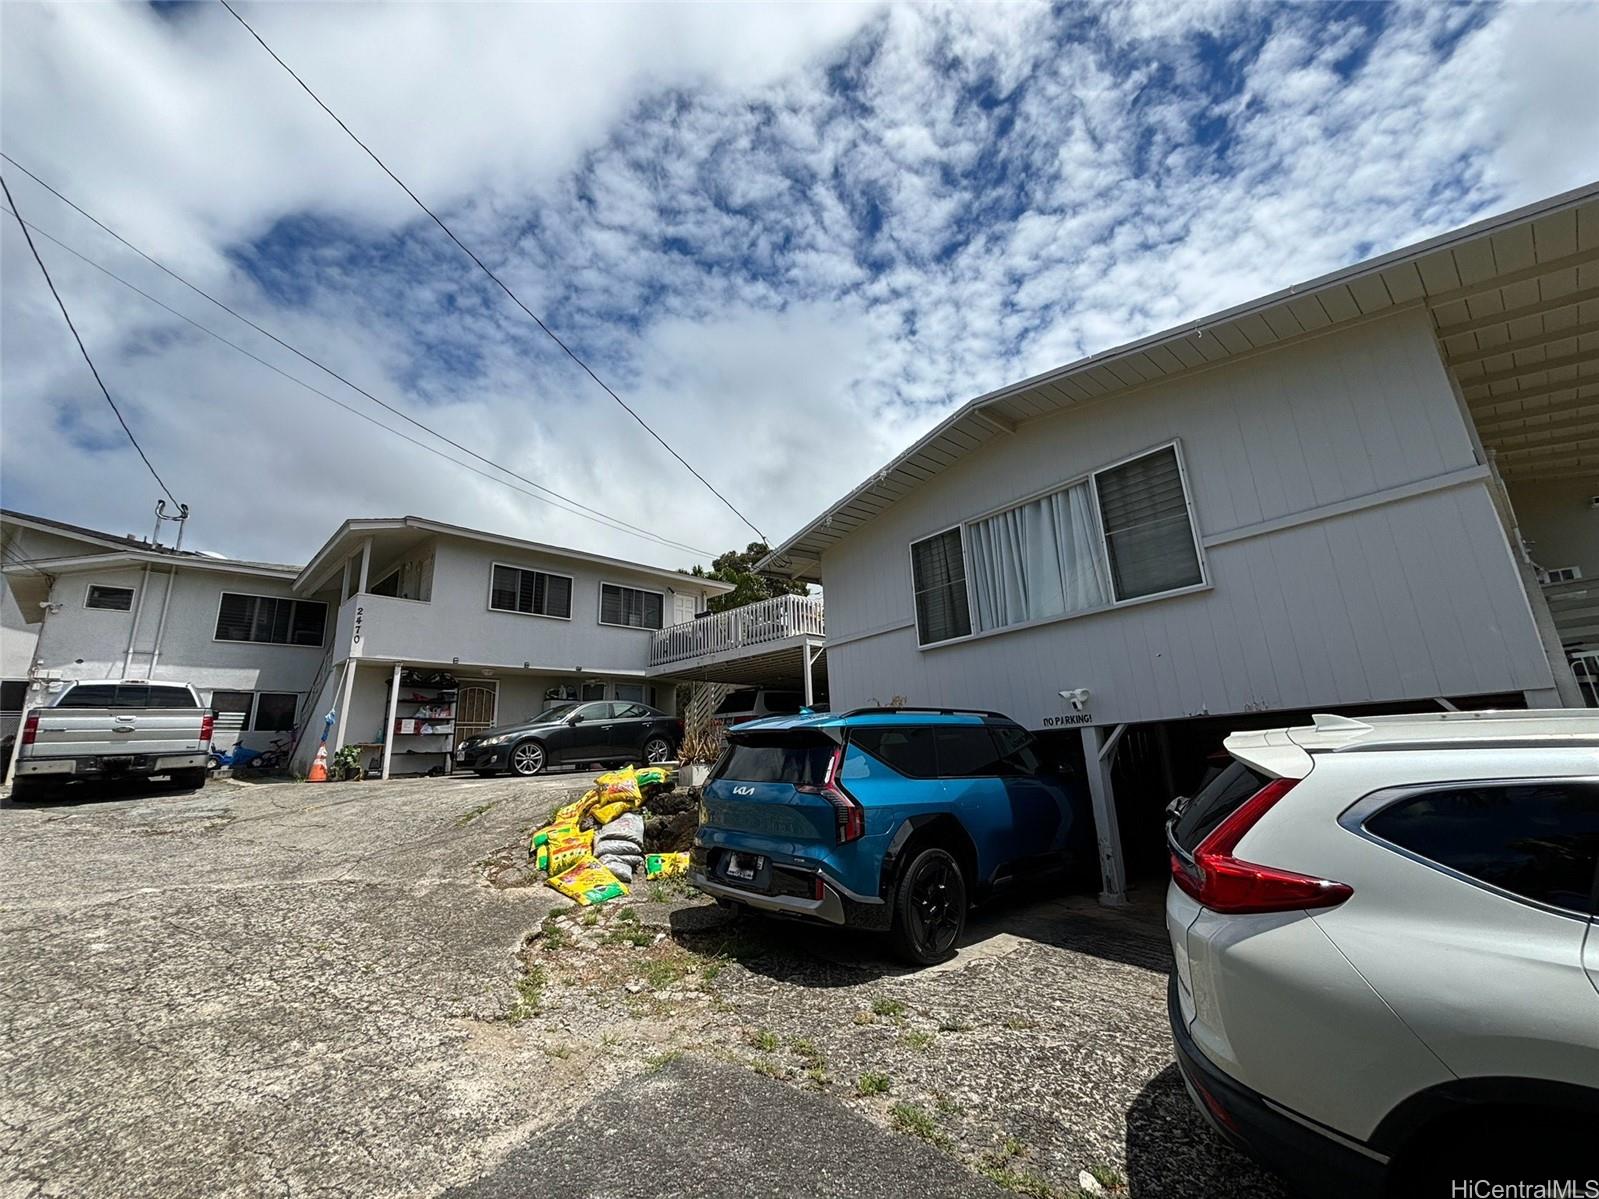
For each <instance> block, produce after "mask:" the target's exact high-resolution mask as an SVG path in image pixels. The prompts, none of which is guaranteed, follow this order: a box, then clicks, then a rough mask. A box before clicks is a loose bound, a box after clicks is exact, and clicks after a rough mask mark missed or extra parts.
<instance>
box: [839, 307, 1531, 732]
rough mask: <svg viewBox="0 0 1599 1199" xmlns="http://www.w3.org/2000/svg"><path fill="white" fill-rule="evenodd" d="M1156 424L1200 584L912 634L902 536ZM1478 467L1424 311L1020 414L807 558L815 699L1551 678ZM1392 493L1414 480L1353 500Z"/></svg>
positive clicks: (1140, 705)
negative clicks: (1038, 621) (987, 627)
mask: <svg viewBox="0 0 1599 1199" xmlns="http://www.w3.org/2000/svg"><path fill="white" fill-rule="evenodd" d="M1173 438H1176V439H1179V441H1180V443H1181V447H1182V453H1183V457H1184V460H1185V465H1186V468H1187V474H1188V482H1189V487H1190V494H1191V497H1192V501H1193V507H1194V516H1195V521H1196V524H1197V527H1198V530H1199V533H1200V535H1201V539H1202V540H1203V541H1204V542H1205V543H1206V549H1205V555H1206V559H1207V569H1208V574H1209V578H1210V582H1211V584H1212V587H1211V589H1210V590H1206V591H1201V592H1197V593H1194V594H1190V595H1186V596H1181V597H1174V598H1169V599H1157V600H1153V601H1150V602H1146V603H1142V604H1137V605H1134V606H1129V607H1124V608H1120V609H1112V610H1109V611H1106V612H1101V613H1096V614H1089V615H1084V616H1079V617H1076V618H1072V619H1066V620H1062V621H1058V622H1054V623H1051V624H1045V625H1039V626H1034V627H1031V628H1026V629H1017V630H1010V631H1004V632H1000V633H997V634H993V635H989V636H985V637H981V638H977V639H974V640H971V641H967V642H960V643H952V644H949V645H945V646H939V647H933V648H928V649H919V648H918V647H917V644H916V632H915V627H914V622H913V616H914V609H913V605H912V592H911V581H910V561H909V543H910V542H911V541H912V540H914V539H916V538H919V537H922V536H925V535H927V534H929V533H932V532H936V531H938V530H940V529H944V528H947V527H949V526H950V525H952V524H955V523H956V522H958V521H961V520H964V519H967V518H970V517H973V516H976V515H978V514H980V513H983V512H986V511H989V510H992V509H994V508H996V507H1000V506H1002V505H1004V504H1006V503H1007V502H1009V501H1012V500H1015V499H1019V498H1021V497H1023V496H1026V495H1029V494H1031V493H1034V492H1038V491H1041V490H1043V489H1046V488H1048V487H1051V486H1053V485H1056V484H1058V483H1061V482H1064V481H1066V480H1069V479H1072V478H1074V477H1077V476H1079V475H1081V474H1083V473H1084V472H1086V471H1088V470H1091V469H1093V468H1095V467H1099V466H1104V465H1106V464H1109V463H1111V462H1115V461H1117V460H1119V459H1122V458H1125V457H1127V456H1129V455H1132V454H1136V453H1138V452H1139V451H1142V450H1145V449H1148V448H1151V447H1154V446H1156V445H1159V444H1162V443H1164V442H1168V441H1170V440H1172V439H1173ZM1477 469H1478V466H1477V463H1476V461H1475V458H1474V454H1473V450H1472V446H1471V440H1470V437H1469V434H1468V431H1467V429H1466V426H1465V424H1464V421H1463V419H1462V417H1461V414H1460V411H1459V408H1458V406H1457V404H1456V402H1455V400H1454V397H1453V394H1452V392H1451V390H1450V387H1449V382H1448V379H1447V377H1446V376H1445V374H1444V372H1443V368H1442V365H1441V364H1440V362H1439V359H1438V354H1437V350H1436V346H1435V342H1434V339H1433V336H1432V332H1431V328H1430V325H1429V323H1428V320H1427V317H1426V315H1425V314H1424V313H1421V312H1419V311H1418V312H1412V313H1404V314H1400V315H1396V316H1394V317H1392V318H1390V319H1386V320H1383V321H1380V322H1374V323H1370V324H1366V325H1362V326H1359V327H1356V328H1354V329H1349V330H1344V331H1341V332H1339V333H1336V334H1330V335H1328V336H1325V337H1321V338H1316V339H1312V340H1309V341H1306V342H1302V343H1300V344H1298V345H1294V346H1289V347H1286V348H1283V349H1280V350H1277V351H1273V352H1270V353H1266V354H1262V355H1259V356H1257V357H1255V358H1252V359H1249V360H1246V361H1244V362H1241V363H1235V364H1232V365H1229V366H1225V367H1219V368H1216V369H1212V370H1208V371H1202V372H1200V373H1198V374H1195V375H1192V376H1189V377H1186V378H1184V379H1180V380H1174V381H1172V382H1169V383H1163V384H1158V385H1152V386H1149V387H1145V388H1141V389H1138V390H1136V391H1133V392H1130V393H1126V394H1122V395H1118V396H1115V397H1112V398H1110V399H1107V400H1105V401H1102V402H1099V403H1096V404H1090V405H1087V406H1085V407H1083V408H1081V409H1078V410H1076V411H1073V412H1070V413H1062V414H1060V415H1054V416H1049V417H1043V418H1039V419H1038V420H1035V421H1030V422H1026V423H1025V424H1023V425H1022V426H1021V427H1020V428H1019V429H1018V430H1017V431H1016V432H1015V433H1014V434H1012V435H1010V436H1006V437H1000V438H996V439H994V440H993V441H991V442H989V443H987V444H986V445H985V446H983V447H982V448H981V449H980V450H978V451H976V452H974V453H973V454H972V455H970V456H968V457H967V458H965V459H963V460H961V461H960V462H958V463H957V464H955V465H954V466H952V467H950V468H949V469H947V470H946V471H945V472H944V473H943V474H941V475H939V476H938V477H937V478H936V479H935V480H933V481H932V482H930V483H929V484H927V485H924V486H922V487H921V488H919V489H918V490H916V491H914V492H912V493H911V494H910V495H909V496H908V497H906V498H905V499H903V500H901V501H900V502H899V503H897V504H895V505H894V506H893V507H891V508H889V509H888V510H887V511H886V512H885V513H884V514H883V515H882V516H880V517H878V518H877V519H876V520H874V521H873V522H871V523H870V524H868V525H866V526H865V527H864V528H862V529H860V530H859V531H857V532H855V533H854V534H853V535H851V536H850V537H849V538H847V539H846V540H845V541H844V542H842V543H841V544H840V545H838V546H837V547H835V548H834V549H832V550H829V551H828V552H827V553H826V554H825V555H824V556H823V558H822V563H821V572H822V575H823V579H824V582H825V584H826V587H827V604H828V608H827V621H828V629H827V632H828V677H829V685H830V691H831V697H832V703H833V707H834V709H835V710H841V709H844V708H848V707H851V706H856V705H859V704H864V703H869V702H871V701H872V700H874V699H875V700H878V701H887V700H889V699H890V698H891V697H892V696H894V695H903V696H905V697H906V698H907V699H908V700H909V701H910V702H911V703H923V704H931V703H938V704H962V705H968V706H976V707H992V708H996V709H998V710H1000V711H1004V712H1007V713H1009V714H1010V715H1012V716H1015V717H1016V718H1018V719H1019V720H1022V721H1023V722H1024V723H1026V724H1028V725H1030V726H1033V727H1038V726H1040V725H1041V724H1042V723H1043V722H1044V721H1045V720H1046V719H1047V718H1059V717H1062V716H1066V715H1068V714H1070V713H1071V712H1072V709H1071V708H1070V706H1069V705H1067V704H1066V702H1065V701H1063V700H1062V699H1060V697H1059V696H1058V694H1057V692H1058V691H1060V690H1062V689H1068V688H1077V687H1087V688H1089V689H1090V691H1091V692H1092V700H1091V702H1090V710H1091V714H1092V718H1093V720H1094V722H1095V723H1112V722H1120V721H1124V720H1134V721H1139V720H1157V719H1170V718H1176V717H1182V716H1189V715H1196V714H1204V713H1209V714H1221V713H1229V712H1242V711H1259V710H1268V709H1277V708H1297V707H1310V706H1316V705H1328V706H1336V705H1338V704H1347V703H1356V702H1368V701H1373V700H1397V699H1403V698H1429V697H1433V696H1439V695H1444V696H1449V695H1466V694H1472V693H1487V692H1495V691H1519V690H1535V689H1541V688H1547V687H1550V686H1552V678H1551V675H1550V671H1549V665H1548V661H1547V659H1546V658H1545V657H1544V655H1543V651H1542V649H1541V647H1540V644H1539V641H1538V637H1537V633H1536V630H1535V628H1534V625H1533V622H1532V617H1531V613H1530V610H1529V608H1528V605H1527V600H1526V596H1525V593H1524V592H1523V591H1522V588H1521V584H1520V582H1519V580H1518V577H1517V575H1516V571H1515V568H1514V565H1513V561H1512V559H1511V556H1510V551H1509V547H1508V544H1507V542H1506V539H1505V536H1504V534H1503V530H1502V528H1501V526H1500V524H1499V522H1498V520H1497V517H1496V516H1495V513H1494V510H1493V506H1492V504H1491V503H1490V500H1489V494H1488V491H1487V488H1486V485H1485V483H1483V482H1482V481H1481V480H1479V479H1472V478H1470V477H1469V476H1470V475H1471V473H1472V472H1473V471H1474V470H1477ZM1450 480H1453V485H1450V486H1446V487H1443V488H1442V489H1438V490H1428V487H1430V486H1432V484H1435V483H1438V482H1440V481H1442V482H1449V481H1450ZM1428 481H1431V482H1428ZM1393 489H1405V490H1407V491H1419V492H1420V494H1409V495H1405V496H1404V497H1403V498H1398V497H1391V498H1390V499H1389V500H1388V501H1385V502H1381V503H1378V504H1376V505H1375V506H1362V505H1363V504H1367V503H1368V501H1369V500H1370V499H1371V497H1374V496H1377V497H1381V496H1382V495H1383V493H1385V492H1389V491H1392V490H1393ZM1300 521H1303V522H1304V523H1295V522H1300ZM1284 526H1287V527H1284Z"/></svg>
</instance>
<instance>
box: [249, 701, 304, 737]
mask: <svg viewBox="0 0 1599 1199" xmlns="http://www.w3.org/2000/svg"><path fill="white" fill-rule="evenodd" d="M299 706H300V697H299V696H298V695H296V694H295V693H294V692H292V691H282V692H280V691H263V692H261V694H260V695H258V696H257V697H256V701H255V731H256V732H258V733H261V732H270V733H279V732H285V731H287V730H289V729H292V728H293V727H294V713H295V710H296V709H297V708H298V707H299Z"/></svg>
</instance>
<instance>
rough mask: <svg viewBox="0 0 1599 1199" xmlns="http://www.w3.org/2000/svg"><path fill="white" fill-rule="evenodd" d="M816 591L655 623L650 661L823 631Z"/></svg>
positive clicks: (754, 645) (821, 634)
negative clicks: (658, 626) (657, 625)
mask: <svg viewBox="0 0 1599 1199" xmlns="http://www.w3.org/2000/svg"><path fill="white" fill-rule="evenodd" d="M824 636H826V631H825V629H824V627H823V624H822V601H821V597H819V596H809V595H780V596H778V597H777V598H775V599H769V600H759V601H757V602H756V603H753V604H745V605H744V606H743V607H742V608H733V609H731V610H729V611H727V612H718V613H716V614H715V615H713V616H702V617H700V618H699V619H698V620H691V621H689V622H687V623H686V624H674V625H669V626H668V627H666V628H664V629H661V630H660V631H659V632H657V633H655V634H654V635H653V636H652V637H651V638H650V665H651V666H664V665H665V664H666V663H668V662H683V661H687V660H688V659H690V658H702V657H705V656H706V655H707V654H721V653H726V652H728V651H729V650H738V649H746V648H748V649H751V650H754V649H756V648H758V647H760V646H762V645H766V644H769V643H771V642H773V641H783V640H786V639H787V638H789V637H824Z"/></svg>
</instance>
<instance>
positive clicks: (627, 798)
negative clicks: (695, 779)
mask: <svg viewBox="0 0 1599 1199" xmlns="http://www.w3.org/2000/svg"><path fill="white" fill-rule="evenodd" d="M665 779H666V772H665V771H663V770H659V769H657V768H653V767H647V768H645V769H644V770H635V769H634V768H633V767H631V766H629V767H628V768H627V769H626V770H612V771H608V772H607V773H605V774H602V775H600V776H599V777H598V778H596V779H595V780H594V786H595V789H596V790H597V791H598V792H599V796H600V802H599V803H598V804H596V805H595V807H594V808H593V809H592V813H591V814H592V815H593V817H594V819H595V820H596V821H598V822H599V823H600V824H601V825H602V826H603V825H607V824H610V823H611V821H613V820H615V819H616V818H617V817H618V816H620V815H622V813H624V812H631V811H633V809H634V808H637V807H638V806H639V805H641V804H642V803H643V802H644V788H645V786H654V785H658V784H660V783H664V782H665Z"/></svg>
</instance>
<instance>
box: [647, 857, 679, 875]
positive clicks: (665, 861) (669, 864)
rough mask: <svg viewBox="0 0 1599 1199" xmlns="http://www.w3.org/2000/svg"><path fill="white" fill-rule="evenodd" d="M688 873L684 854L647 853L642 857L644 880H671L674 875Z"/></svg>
mask: <svg viewBox="0 0 1599 1199" xmlns="http://www.w3.org/2000/svg"><path fill="white" fill-rule="evenodd" d="M687 873H688V854H686V853H647V854H645V855H644V877H645V878H671V877H672V876H673V875H674V874H687Z"/></svg>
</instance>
